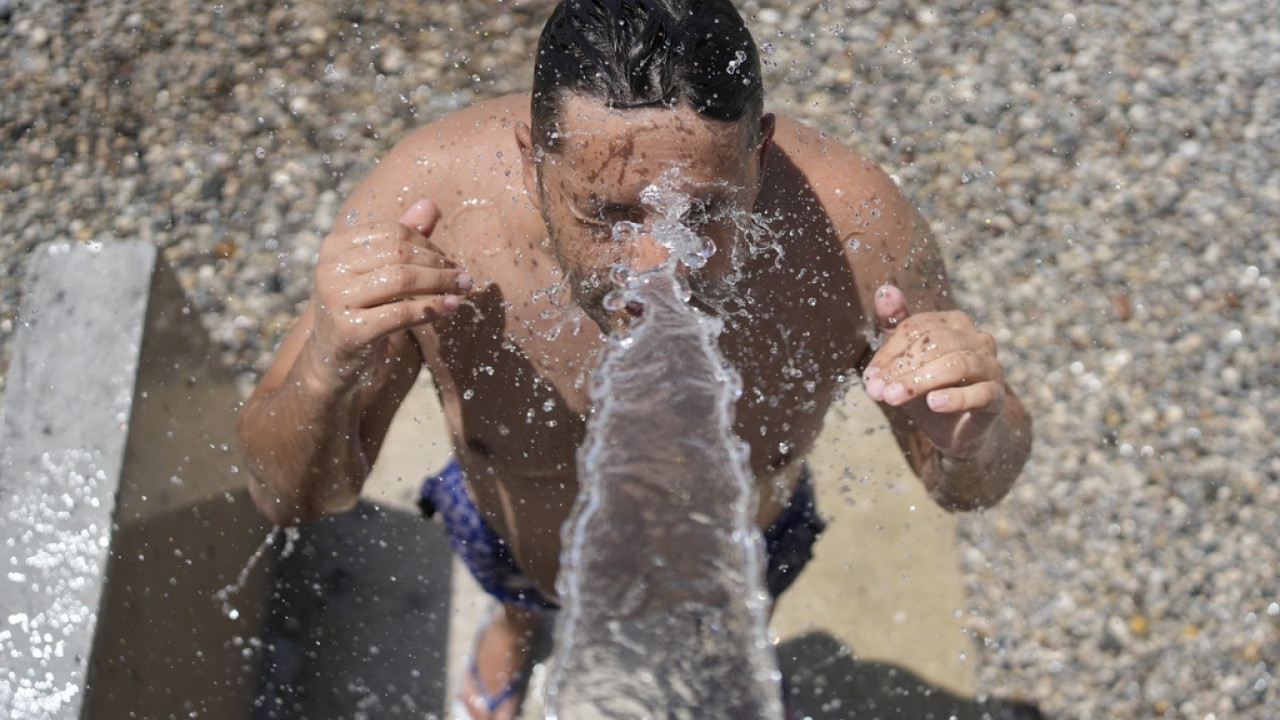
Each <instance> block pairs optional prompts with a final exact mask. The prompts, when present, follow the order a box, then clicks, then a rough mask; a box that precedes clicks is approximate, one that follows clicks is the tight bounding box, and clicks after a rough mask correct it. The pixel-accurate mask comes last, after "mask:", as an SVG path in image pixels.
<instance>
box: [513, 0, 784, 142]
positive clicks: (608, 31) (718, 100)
mask: <svg viewBox="0 0 1280 720" xmlns="http://www.w3.org/2000/svg"><path fill="white" fill-rule="evenodd" d="M569 92H573V93H577V94H580V95H583V96H586V97H590V98H595V99H598V100H602V101H604V103H605V104H606V105H608V106H609V107H615V108H632V107H647V106H658V105H676V104H678V103H681V102H685V103H688V105H689V106H690V107H692V108H693V109H694V110H696V111H697V112H699V113H701V114H702V115H705V116H707V117H710V118H714V119H716V120H727V121H737V120H740V119H742V118H744V117H749V118H751V119H753V120H754V119H758V118H759V117H760V114H761V112H762V108H763V103H764V92H763V87H762V84H761V81H760V56H759V54H758V53H757V52H756V44H755V40H753V39H752V37H751V33H750V31H748V30H747V26H746V23H745V22H744V21H743V19H742V16H741V15H740V14H739V13H738V10H737V8H735V7H734V6H733V2H732V1H731V0H564V2H562V3H560V4H559V5H558V6H556V9H555V10H554V11H553V12H552V13H551V17H550V18H549V19H548V20H547V24H546V26H545V27H544V28H543V29H542V36H541V37H540V38H539V40H538V50H537V57H536V59H535V64H534V71H533V102H532V121H531V124H532V130H533V141H534V144H535V145H537V146H538V147H540V148H542V149H543V150H547V151H552V152H554V151H555V150H556V149H557V148H556V137H555V136H554V134H553V132H552V131H553V130H554V128H555V125H556V122H557V121H558V120H559V119H560V115H561V113H562V112H563V109H564V102H565V97H566V94H567V93H569ZM758 125H759V123H753V129H752V132H753V133H754V132H755V131H756V129H757V127H758Z"/></svg>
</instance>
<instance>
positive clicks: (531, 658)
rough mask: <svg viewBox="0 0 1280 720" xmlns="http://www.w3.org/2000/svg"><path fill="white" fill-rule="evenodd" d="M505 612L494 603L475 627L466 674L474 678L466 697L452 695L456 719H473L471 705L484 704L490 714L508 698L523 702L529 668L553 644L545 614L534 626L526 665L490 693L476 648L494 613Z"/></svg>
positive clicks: (545, 654)
mask: <svg viewBox="0 0 1280 720" xmlns="http://www.w3.org/2000/svg"><path fill="white" fill-rule="evenodd" d="M498 612H502V606H501V605H495V606H494V607H493V608H491V609H490V610H489V611H488V613H487V614H486V615H485V619H484V621H483V622H481V623H480V627H479V628H477V629H476V637H475V641H474V642H473V643H472V648H473V649H472V651H471V657H470V659H469V660H468V667H467V675H468V678H469V679H470V681H471V692H470V693H468V697H465V698H464V697H463V695H462V694H461V693H460V694H458V695H454V697H453V716H454V720H474V718H475V716H474V715H472V714H471V705H476V706H479V707H483V708H484V710H485V712H486V713H488V714H489V715H493V713H495V712H497V710H498V708H500V707H502V706H503V704H505V703H506V702H507V701H508V700H511V699H512V698H516V699H517V700H518V701H519V702H520V703H521V704H523V703H524V691H525V689H526V688H527V685H528V679H529V673H528V671H529V669H530V668H532V667H533V666H534V665H535V664H536V663H537V662H539V661H540V660H543V659H545V658H546V656H547V654H548V652H549V650H550V647H549V641H550V639H551V637H550V635H551V634H550V631H549V627H548V626H549V623H548V620H549V619H548V618H542V620H540V621H539V624H538V627H537V629H535V630H534V636H533V637H532V638H531V639H530V641H529V650H528V655H527V656H526V658H525V662H524V667H523V669H521V670H519V671H517V672H515V673H512V675H511V679H509V680H507V682H506V684H505V685H503V686H502V687H501V688H499V689H498V691H497V692H495V693H493V694H490V693H489V689H488V688H486V687H485V685H484V681H483V680H482V679H481V677H480V667H479V665H478V664H477V662H476V654H477V653H476V650H475V648H479V647H480V639H481V638H482V637H484V634H485V632H486V631H488V629H489V624H490V623H491V622H493V616H494V614H495V613H498Z"/></svg>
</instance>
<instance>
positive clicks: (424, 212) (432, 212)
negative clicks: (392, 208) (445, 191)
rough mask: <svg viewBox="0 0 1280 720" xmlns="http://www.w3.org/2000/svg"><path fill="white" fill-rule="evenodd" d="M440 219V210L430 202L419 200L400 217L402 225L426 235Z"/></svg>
mask: <svg viewBox="0 0 1280 720" xmlns="http://www.w3.org/2000/svg"><path fill="white" fill-rule="evenodd" d="M439 218H440V209H439V208H437V207H436V204H435V203H433V202H431V201H430V200H419V201H418V202H416V203H414V204H413V205H411V206H410V207H409V209H408V210H405V211H404V214H403V215H401V216H400V220H399V222H400V224H401V225H404V226H405V227H407V228H409V229H410V230H414V231H416V232H420V233H422V234H423V235H426V234H428V233H430V232H431V229H432V228H433V227H434V226H435V224H436V220H438V219H439Z"/></svg>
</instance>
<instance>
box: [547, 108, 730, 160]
mask: <svg viewBox="0 0 1280 720" xmlns="http://www.w3.org/2000/svg"><path fill="white" fill-rule="evenodd" d="M555 130H556V132H557V134H558V136H559V140H560V142H561V147H562V148H564V149H572V150H577V151H579V152H582V151H599V150H605V151H607V152H614V153H616V152H619V151H628V150H636V149H640V148H637V147H636V143H637V142H642V141H646V140H648V141H651V142H657V143H659V144H660V145H662V146H666V147H668V148H671V149H680V148H689V149H691V150H693V149H698V148H702V147H712V148H720V149H724V150H729V149H733V150H735V151H736V152H742V151H743V149H744V147H745V143H744V142H743V141H744V140H745V138H746V135H747V133H748V131H747V128H746V124H745V123H744V122H730V121H724V120H715V119H713V118H709V117H706V116H705V115H701V114H699V113H698V112H697V111H695V110H694V109H693V108H691V107H689V106H688V105H685V104H677V105H675V106H667V105H649V106H644V107H638V108H613V107H609V106H608V105H607V104H605V103H604V102H603V101H601V100H597V99H595V98H590V97H586V96H582V95H576V94H571V95H570V96H569V97H568V98H567V99H566V101H565V104H564V112H563V113H562V115H561V117H560V120H559V122H558V123H557V125H556V128H555Z"/></svg>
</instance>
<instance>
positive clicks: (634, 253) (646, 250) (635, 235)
mask: <svg viewBox="0 0 1280 720" xmlns="http://www.w3.org/2000/svg"><path fill="white" fill-rule="evenodd" d="M625 242H626V244H627V249H626V255H627V261H628V264H629V265H630V266H631V270H632V272H636V273H642V272H645V271H647V270H653V269H654V268H657V267H661V266H662V265H663V264H665V263H666V262H667V260H668V259H669V258H670V257H671V250H670V249H668V248H667V246H666V245H663V244H662V243H661V242H659V241H658V240H657V238H655V237H654V236H653V230H652V229H651V228H650V226H648V225H643V226H638V227H634V230H633V231H632V232H631V233H630V237H629V238H628V239H627V240H625ZM675 271H676V272H677V273H679V274H687V273H688V268H686V267H685V266H684V265H683V264H681V263H677V264H676V268H675Z"/></svg>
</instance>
